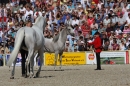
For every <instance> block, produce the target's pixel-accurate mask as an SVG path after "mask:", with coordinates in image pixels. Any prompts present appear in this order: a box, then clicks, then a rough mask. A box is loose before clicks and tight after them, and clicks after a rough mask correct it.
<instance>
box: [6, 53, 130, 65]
mask: <svg viewBox="0 0 130 86" xmlns="http://www.w3.org/2000/svg"><path fill="white" fill-rule="evenodd" d="M100 56H101V64H129V63H130V51H102V52H101V54H100ZM9 58H10V54H6V58H5V59H6V63H7V61H8V59H9ZM54 59H55V55H54V53H44V65H46V66H50V65H54V61H55V60H54ZM21 60H22V58H21V54H18V57H17V63H16V66H21ZM34 63H35V65H36V57H35V59H34ZM38 63H39V65H40V62H38ZM59 64H60V63H59V56H58V61H57V65H59ZM85 64H90V65H91V64H96V57H95V54H94V53H93V52H92V51H88V52H64V53H63V55H62V65H85ZM12 66H13V64H12Z"/></svg>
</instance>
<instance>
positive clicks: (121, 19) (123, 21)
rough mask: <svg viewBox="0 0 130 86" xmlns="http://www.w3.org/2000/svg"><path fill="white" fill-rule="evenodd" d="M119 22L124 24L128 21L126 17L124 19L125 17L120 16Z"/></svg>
mask: <svg viewBox="0 0 130 86" xmlns="http://www.w3.org/2000/svg"><path fill="white" fill-rule="evenodd" d="M118 22H119V23H120V24H121V25H122V24H124V23H125V22H126V19H124V17H122V18H118Z"/></svg>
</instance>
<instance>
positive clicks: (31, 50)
mask: <svg viewBox="0 0 130 86" xmlns="http://www.w3.org/2000/svg"><path fill="white" fill-rule="evenodd" d="M28 52H29V53H28V57H27V59H26V67H27V72H26V75H27V76H29V74H30V73H29V63H30V60H31V59H32V56H33V53H34V50H33V49H29V51H28ZM30 66H32V65H31V64H30ZM31 73H32V71H31ZM31 75H33V74H31Z"/></svg>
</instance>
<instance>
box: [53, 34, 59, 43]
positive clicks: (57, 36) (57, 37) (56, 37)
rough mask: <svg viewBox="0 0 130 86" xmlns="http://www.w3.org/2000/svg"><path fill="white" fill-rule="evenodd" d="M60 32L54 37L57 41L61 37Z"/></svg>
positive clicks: (54, 40)
mask: <svg viewBox="0 0 130 86" xmlns="http://www.w3.org/2000/svg"><path fill="white" fill-rule="evenodd" d="M59 36H60V33H58V34H57V35H56V36H54V37H53V42H57V41H58V39H59Z"/></svg>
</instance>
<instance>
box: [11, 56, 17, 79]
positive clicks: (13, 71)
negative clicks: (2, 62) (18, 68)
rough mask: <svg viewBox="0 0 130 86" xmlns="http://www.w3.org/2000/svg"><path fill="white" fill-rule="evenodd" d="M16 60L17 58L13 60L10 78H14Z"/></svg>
mask: <svg viewBox="0 0 130 86" xmlns="http://www.w3.org/2000/svg"><path fill="white" fill-rule="evenodd" d="M16 61H17V58H16V59H15V60H14V64H13V70H12V72H11V77H10V79H14V74H15V64H16Z"/></svg>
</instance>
